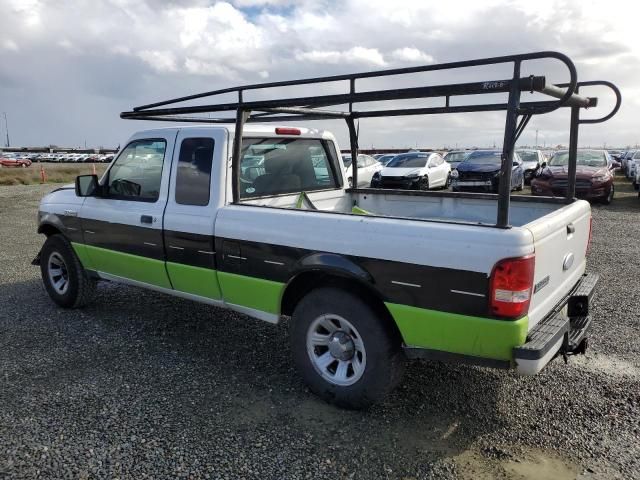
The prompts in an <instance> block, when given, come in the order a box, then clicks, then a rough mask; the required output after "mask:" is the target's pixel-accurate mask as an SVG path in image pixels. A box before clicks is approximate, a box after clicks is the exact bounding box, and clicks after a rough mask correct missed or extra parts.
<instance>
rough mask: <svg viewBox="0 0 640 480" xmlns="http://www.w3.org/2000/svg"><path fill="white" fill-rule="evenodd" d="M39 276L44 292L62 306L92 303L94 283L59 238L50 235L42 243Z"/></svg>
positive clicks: (66, 243) (69, 246)
mask: <svg viewBox="0 0 640 480" xmlns="http://www.w3.org/2000/svg"><path fill="white" fill-rule="evenodd" d="M40 273H41V274H42V282H43V283H44V287H45V289H46V290H47V293H48V294H49V296H50V297H51V299H52V300H53V301H54V302H56V303H57V304H58V305H60V306H61V307H64V308H79V307H83V306H85V305H86V304H87V303H89V302H90V301H91V300H93V297H94V295H95V290H96V281H95V280H94V279H92V278H90V277H89V275H88V274H87V272H86V271H85V269H84V268H83V267H82V264H81V263H80V260H79V259H78V257H77V256H76V254H75V252H74V251H73V248H72V247H71V244H70V243H69V241H68V240H67V239H66V238H64V237H63V236H62V235H59V234H57V235H51V236H50V237H48V238H47V240H46V242H45V243H44V246H43V247H42V251H41V252H40Z"/></svg>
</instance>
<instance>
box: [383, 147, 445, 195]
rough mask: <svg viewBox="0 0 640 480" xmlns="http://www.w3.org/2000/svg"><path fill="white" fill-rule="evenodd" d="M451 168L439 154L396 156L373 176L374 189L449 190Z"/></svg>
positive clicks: (402, 154)
mask: <svg viewBox="0 0 640 480" xmlns="http://www.w3.org/2000/svg"><path fill="white" fill-rule="evenodd" d="M450 182H451V167H450V166H449V164H448V163H447V162H445V161H444V158H442V156H441V155H440V154H438V153H428V152H409V153H401V154H399V155H396V156H395V157H394V158H393V159H392V160H391V161H390V162H389V163H387V166H386V167H384V168H383V169H382V170H381V171H380V172H378V173H376V174H374V175H373V178H372V180H371V186H372V187H374V188H400V189H411V190H430V189H432V188H447V187H448V186H449V184H450Z"/></svg>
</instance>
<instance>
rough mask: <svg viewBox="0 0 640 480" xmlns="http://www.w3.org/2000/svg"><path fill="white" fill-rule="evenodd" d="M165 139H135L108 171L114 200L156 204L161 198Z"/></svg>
mask: <svg viewBox="0 0 640 480" xmlns="http://www.w3.org/2000/svg"><path fill="white" fill-rule="evenodd" d="M166 148H167V143H166V142H165V141H164V140H135V141H133V142H131V143H130V144H129V145H127V147H126V148H125V149H124V150H123V151H122V153H121V154H120V155H119V156H118V159H117V160H116V161H115V162H114V163H113V165H112V166H111V168H110V169H109V171H108V176H107V187H108V188H107V191H108V195H109V197H111V198H117V199H120V200H137V201H143V202H155V201H156V200H158V196H159V195H160V181H161V180H162V165H163V163H164V153H165V150H166Z"/></svg>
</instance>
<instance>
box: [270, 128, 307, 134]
mask: <svg viewBox="0 0 640 480" xmlns="http://www.w3.org/2000/svg"><path fill="white" fill-rule="evenodd" d="M300 133H302V132H300V129H299V128H291V127H276V135H300Z"/></svg>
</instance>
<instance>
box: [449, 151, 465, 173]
mask: <svg viewBox="0 0 640 480" xmlns="http://www.w3.org/2000/svg"><path fill="white" fill-rule="evenodd" d="M467 155H469V152H466V151H464V150H453V151H451V152H447V153H446V154H445V156H444V160H445V161H446V162H447V163H448V164H449V165H450V166H451V170H454V169H455V168H457V167H458V165H459V164H460V163H461V162H462V161H463V160H464V159H465V158H467Z"/></svg>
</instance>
